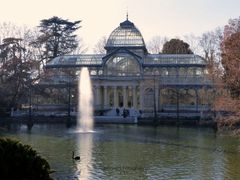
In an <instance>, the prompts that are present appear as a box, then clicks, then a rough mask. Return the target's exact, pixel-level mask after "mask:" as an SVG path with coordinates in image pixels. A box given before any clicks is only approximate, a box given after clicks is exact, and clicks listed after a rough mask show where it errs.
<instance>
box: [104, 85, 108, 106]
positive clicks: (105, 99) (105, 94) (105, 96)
mask: <svg viewBox="0 0 240 180" xmlns="http://www.w3.org/2000/svg"><path fill="white" fill-rule="evenodd" d="M107 106H108V97H107V86H104V108H106V107H107Z"/></svg>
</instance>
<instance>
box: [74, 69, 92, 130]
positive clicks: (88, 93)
mask: <svg viewBox="0 0 240 180" xmlns="http://www.w3.org/2000/svg"><path fill="white" fill-rule="evenodd" d="M78 92H79V98H78V117H77V128H78V130H80V131H81V132H91V131H92V130H93V107H92V101H93V99H92V85H91V80H90V76H89V71H88V69H87V68H86V67H84V68H82V69H81V73H80V75H79V81H78Z"/></svg>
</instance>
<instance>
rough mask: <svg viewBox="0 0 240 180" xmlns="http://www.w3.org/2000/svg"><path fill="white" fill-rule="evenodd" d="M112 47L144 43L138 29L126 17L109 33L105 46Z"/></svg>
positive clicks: (142, 45) (133, 45)
mask: <svg viewBox="0 0 240 180" xmlns="http://www.w3.org/2000/svg"><path fill="white" fill-rule="evenodd" d="M112 47H145V43H144V40H143V37H142V34H141V33H140V31H139V30H138V29H137V28H136V27H135V25H134V24H133V23H132V22H131V21H129V20H128V19H127V20H126V21H124V22H122V23H120V26H119V27H117V28H116V29H115V30H114V31H113V32H112V33H111V34H110V36H109V38H108V41H107V44H106V48H112Z"/></svg>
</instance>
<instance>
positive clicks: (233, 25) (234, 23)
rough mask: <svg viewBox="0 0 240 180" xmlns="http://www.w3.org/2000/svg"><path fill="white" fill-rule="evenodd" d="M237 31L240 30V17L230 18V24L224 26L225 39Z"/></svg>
mask: <svg viewBox="0 0 240 180" xmlns="http://www.w3.org/2000/svg"><path fill="white" fill-rule="evenodd" d="M236 32H240V17H238V18H235V19H229V20H228V24H227V25H226V26H224V39H227V38H228V37H230V36H231V35H232V34H234V33H236Z"/></svg>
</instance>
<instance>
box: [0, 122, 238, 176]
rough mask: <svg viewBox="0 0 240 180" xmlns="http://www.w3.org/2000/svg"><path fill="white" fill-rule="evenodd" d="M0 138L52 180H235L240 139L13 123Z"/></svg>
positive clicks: (199, 132)
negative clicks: (31, 152)
mask: <svg viewBox="0 0 240 180" xmlns="http://www.w3.org/2000/svg"><path fill="white" fill-rule="evenodd" d="M1 135H2V136H8V137H12V138H15V139H18V140H20V141H21V142H23V143H24V144H29V145H31V146H33V148H34V149H36V150H37V151H38V152H39V154H41V155H42V156H43V157H45V158H46V159H47V160H48V162H49V163H50V166H51V168H52V169H53V170H55V173H53V174H52V176H53V177H54V178H55V179H83V180H84V179H240V171H239V170H240V138H237V137H229V136H223V135H217V134H215V133H214V132H213V131H212V130H211V129H198V128H177V127H157V128H154V127H146V126H136V125H104V126H97V127H95V129H94V132H93V133H79V132H76V130H75V128H74V127H72V128H66V126H64V125H60V124H54V125H53V124H41V125H38V124H35V125H34V126H33V127H32V129H31V130H29V129H28V128H27V126H26V125H16V124H15V125H10V126H8V130H6V131H5V132H4V133H2V134H1ZM72 151H74V152H75V155H76V156H80V157H81V159H80V160H79V161H76V160H73V159H72Z"/></svg>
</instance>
